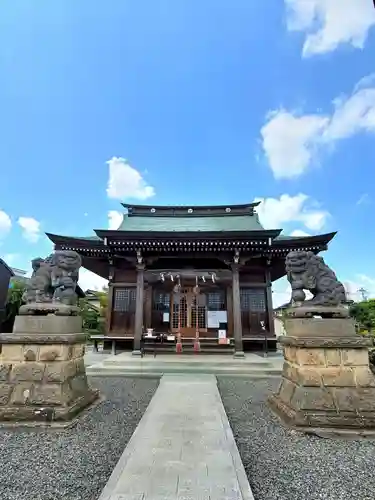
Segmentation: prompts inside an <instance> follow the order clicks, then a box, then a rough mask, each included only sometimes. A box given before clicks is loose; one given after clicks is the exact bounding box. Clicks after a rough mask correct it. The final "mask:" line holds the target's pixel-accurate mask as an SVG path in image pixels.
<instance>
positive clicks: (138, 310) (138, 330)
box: [132, 264, 145, 356]
mask: <svg viewBox="0 0 375 500" xmlns="http://www.w3.org/2000/svg"><path fill="white" fill-rule="evenodd" d="M144 269H145V266H144V264H137V293H136V299H135V325H134V342H133V353H132V354H133V356H141V340H142V333H143V301H144Z"/></svg>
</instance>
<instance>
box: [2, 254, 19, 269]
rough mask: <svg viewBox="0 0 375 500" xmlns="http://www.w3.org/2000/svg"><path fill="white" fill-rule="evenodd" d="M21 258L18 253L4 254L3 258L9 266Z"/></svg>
mask: <svg viewBox="0 0 375 500" xmlns="http://www.w3.org/2000/svg"><path fill="white" fill-rule="evenodd" d="M19 258H20V255H19V254H18V253H7V254H5V255H4V257H3V260H4V261H5V262H6V263H7V264H8V266H15V265H16V262H17V260H19Z"/></svg>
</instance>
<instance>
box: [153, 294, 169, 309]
mask: <svg viewBox="0 0 375 500" xmlns="http://www.w3.org/2000/svg"><path fill="white" fill-rule="evenodd" d="M170 305H171V295H170V293H165V292H160V291H159V290H155V291H154V297H153V301H152V309H153V310H154V311H169V309H170Z"/></svg>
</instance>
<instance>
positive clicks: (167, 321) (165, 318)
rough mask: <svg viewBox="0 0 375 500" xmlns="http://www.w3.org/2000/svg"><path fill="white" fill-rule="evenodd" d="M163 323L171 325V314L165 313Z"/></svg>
mask: <svg viewBox="0 0 375 500" xmlns="http://www.w3.org/2000/svg"><path fill="white" fill-rule="evenodd" d="M163 323H169V313H168V312H164V313H163Z"/></svg>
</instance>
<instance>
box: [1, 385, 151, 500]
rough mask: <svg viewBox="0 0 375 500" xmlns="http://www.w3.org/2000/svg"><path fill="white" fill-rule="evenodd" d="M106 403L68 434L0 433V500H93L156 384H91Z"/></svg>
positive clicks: (16, 431) (17, 431) (57, 431)
mask: <svg viewBox="0 0 375 500" xmlns="http://www.w3.org/2000/svg"><path fill="white" fill-rule="evenodd" d="M91 383H92V386H93V387H97V388H98V389H100V391H101V392H102V394H104V395H105V397H106V400H105V401H103V402H102V403H100V404H99V405H98V406H96V407H95V408H92V409H91V410H90V411H88V412H87V413H86V414H85V415H84V416H83V417H82V419H81V420H80V421H79V423H78V425H76V426H75V427H73V428H72V429H65V430H53V431H49V432H45V431H36V432H34V431H32V432H31V431H23V432H21V431H19V430H15V431H6V430H4V429H0V457H1V458H0V499H1V500H63V499H64V500H96V499H97V498H98V497H99V495H100V493H101V491H102V489H103V488H104V486H105V484H106V482H107V481H108V478H109V476H110V475H111V473H112V470H113V468H114V467H115V465H116V463H117V461H118V459H119V458H120V456H121V454H122V452H123V451H124V448H125V446H126V444H127V443H128V441H129V439H130V437H131V435H132V434H133V432H134V430H135V428H136V426H137V424H138V422H139V420H140V419H141V417H142V415H143V413H144V411H145V409H146V408H147V405H148V403H149V402H150V399H151V397H152V396H153V394H154V392H155V390H156V388H157V385H158V381H156V380H150V379H136V380H133V379H126V378H122V379H115V378H112V377H107V378H105V379H98V378H95V379H92V382H91Z"/></svg>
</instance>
